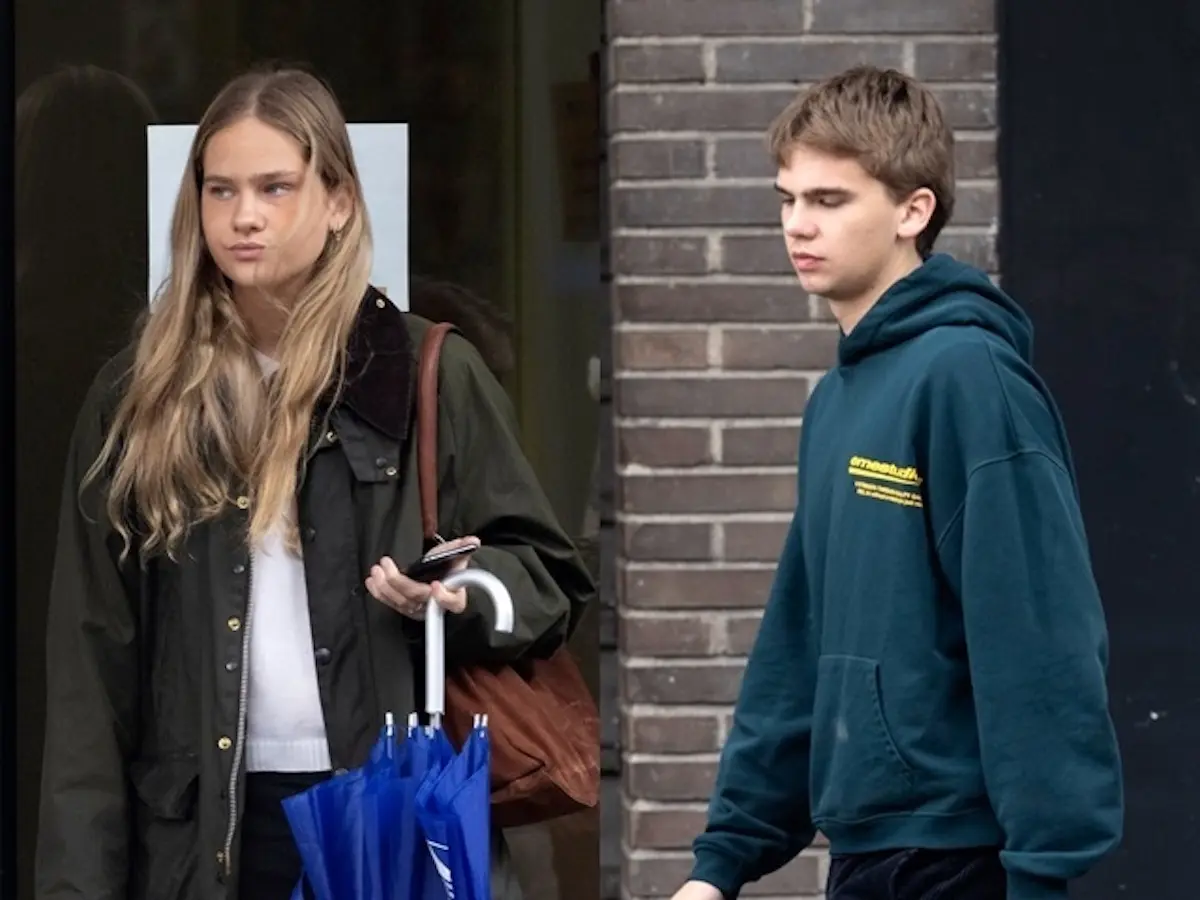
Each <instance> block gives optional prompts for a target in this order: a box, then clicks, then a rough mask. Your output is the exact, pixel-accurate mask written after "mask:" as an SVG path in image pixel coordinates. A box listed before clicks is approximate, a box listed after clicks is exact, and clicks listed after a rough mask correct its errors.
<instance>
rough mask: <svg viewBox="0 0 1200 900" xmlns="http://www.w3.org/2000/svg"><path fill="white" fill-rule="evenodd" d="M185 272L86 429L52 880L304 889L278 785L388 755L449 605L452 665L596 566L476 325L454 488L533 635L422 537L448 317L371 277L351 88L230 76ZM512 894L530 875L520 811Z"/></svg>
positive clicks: (273, 895) (192, 161)
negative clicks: (426, 313)
mask: <svg viewBox="0 0 1200 900" xmlns="http://www.w3.org/2000/svg"><path fill="white" fill-rule="evenodd" d="M171 245H172V258H171V269H170V274H169V277H168V279H167V280H166V282H165V283H164V286H163V288H162V290H161V292H160V293H159V295H158V296H157V297H156V298H155V300H154V302H153V304H152V306H151V308H150V310H149V313H148V315H147V316H146V318H145V320H144V323H143V325H142V327H141V330H140V333H139V336H138V338H137V339H136V341H135V343H134V345H133V346H131V347H130V348H128V350H126V351H124V352H122V353H121V354H119V355H118V356H117V357H115V358H114V359H113V360H112V361H111V363H110V364H109V365H107V366H106V367H105V368H104V369H103V370H102V371H101V372H100V374H99V375H98V376H97V377H96V379H95V381H94V383H93V386H92V388H91V390H90V392H89V395H88V397H87V399H86V400H85V402H84V405H83V409H82V411H81V412H80V414H79V417H78V420H77V423H76V427H75V432H74V436H73V438H72V440H71V447H70V452H69V455H68V461H67V472H66V476H65V486H64V489H63V494H62V506H61V517H60V527H59V534H58V543H57V548H56V557H55V564H54V576H53V585H52V589H51V597H50V605H49V623H48V637H47V656H48V673H49V681H48V691H47V725H46V742H45V753H44V766H43V781H42V795H41V796H42V802H41V816H40V822H39V832H38V850H37V864H36V891H35V896H36V897H37V898H38V900H67V898H72V900H75V898H80V897H94V898H101V897H113V898H116V897H120V898H128V900H217V898H227V897H242V898H254V900H285V898H289V897H291V896H292V891H293V888H294V887H295V886H296V884H297V881H298V879H299V877H300V875H301V872H300V863H299V858H298V854H297V852H296V849H295V845H294V842H293V840H292V837H291V833H290V829H289V827H288V824H287V821H286V818H285V816H284V813H283V809H282V806H281V803H282V801H283V799H285V798H286V797H288V796H290V795H292V794H295V793H297V792H300V791H303V790H305V789H307V788H308V787H311V786H312V785H314V784H317V783H320V782H321V781H323V780H324V779H327V778H329V777H330V776H331V775H333V774H334V773H336V772H338V771H341V770H345V769H349V768H354V767H357V766H360V765H362V763H363V762H364V761H365V760H366V758H367V754H368V752H369V750H370V748H371V746H372V745H373V743H374V741H375V739H376V737H377V735H378V733H379V729H380V726H381V724H382V722H383V716H384V713H385V711H393V712H395V713H396V714H397V716H398V717H403V716H405V715H407V713H408V712H409V711H410V710H418V709H419V708H420V690H419V676H420V673H419V666H418V665H417V663H418V661H419V660H420V659H421V652H420V651H421V648H420V642H421V639H422V636H423V627H422V625H421V622H422V620H423V619H424V617H425V611H426V609H427V607H428V605H429V604H430V603H436V604H438V605H439V606H441V607H442V608H443V609H445V610H447V611H448V612H449V613H451V614H452V615H449V616H447V623H446V645H447V665H448V667H453V666H454V665H461V664H465V663H471V664H479V663H482V664H486V663H504V662H509V661H514V660H516V659H518V658H521V657H525V656H549V655H550V654H551V653H553V652H554V651H555V650H556V649H557V648H559V647H560V646H562V644H563V643H564V642H565V641H566V640H567V638H568V636H569V635H570V633H571V631H572V629H573V627H574V624H575V623H576V622H577V621H578V619H579V616H580V614H581V613H582V611H583V609H584V608H585V607H586V606H587V605H588V603H589V601H590V600H591V598H592V596H593V594H594V592H595V587H594V584H593V581H592V579H591V578H590V577H589V575H588V572H587V571H586V569H585V568H584V566H583V564H582V562H581V561H580V559H579V554H578V553H577V551H576V549H575V547H574V546H573V545H572V543H571V541H570V539H569V538H568V537H567V535H566V534H565V533H564V532H563V530H562V528H561V527H560V526H559V524H558V523H557V521H556V520H555V517H554V514H553V512H552V511H551V509H550V506H549V503H548V501H547V500H546V498H545V496H544V494H543V492H542V490H541V488H540V487H539V486H538V482H537V479H536V478H535V477H534V474H533V472H532V470H531V468H530V466H529V464H528V462H527V461H526V459H525V457H524V455H523V454H522V452H521V448H520V445H519V443H518V441H517V436H516V434H517V432H516V423H515V421H514V417H513V415H512V409H511V404H509V402H508V399H507V396H506V395H505V394H504V391H503V389H502V388H501V387H500V385H499V384H498V383H497V381H496V379H495V378H494V377H493V376H492V374H491V373H490V372H489V371H488V368H487V366H486V365H485V364H484V362H483V360H482V358H481V357H480V355H479V353H478V352H477V351H476V350H475V349H474V348H472V346H471V345H470V344H469V343H468V342H467V341H466V340H464V339H463V338H462V337H460V336H458V335H454V334H452V335H451V336H450V337H449V338H448V339H447V341H446V344H445V347H444V350H443V355H442V362H441V378H440V404H441V406H440V411H441V414H440V428H439V441H438V449H439V460H438V465H439V471H440V473H441V478H440V481H439V491H440V496H439V506H440V508H441V510H442V513H443V515H442V521H443V527H444V528H445V529H446V530H447V537H448V538H450V540H449V541H448V542H447V543H446V544H445V545H443V546H445V547H457V548H467V549H468V550H469V551H470V554H469V557H468V556H461V557H459V558H458V560H457V562H456V564H455V566H454V567H455V568H461V567H462V566H465V565H466V563H467V559H468V558H470V559H471V560H472V562H473V564H474V565H476V566H479V567H481V568H483V569H486V570H488V571H490V572H492V573H493V574H495V575H496V576H497V577H498V578H499V579H500V580H501V581H503V582H504V583H505V585H506V586H507V587H508V588H509V590H510V591H511V594H512V597H513V602H514V606H515V612H516V621H515V626H514V629H513V632H512V633H511V634H499V633H497V632H495V631H494V630H493V628H492V627H491V623H490V615H491V613H490V608H489V605H488V603H487V601H486V600H483V599H481V598H479V597H477V596H475V595H474V594H473V593H468V592H467V591H466V590H465V589H460V590H450V589H448V588H447V587H446V586H445V585H443V584H441V583H440V581H437V580H434V581H433V582H432V583H429V584H425V583H421V582H419V581H414V580H411V579H409V578H407V577H406V576H405V575H404V574H403V571H402V570H403V569H404V568H405V567H406V566H407V565H408V564H409V563H411V562H413V561H415V560H417V559H418V558H419V557H420V556H421V555H422V554H423V552H424V551H425V550H426V549H427V548H425V547H423V539H422V531H421V524H420V514H419V504H418V497H419V495H418V485H417V481H416V461H415V460H416V441H415V440H414V439H413V429H414V422H413V412H414V409H413V407H414V399H415V383H414V382H415V378H414V374H415V371H416V355H417V350H418V348H419V346H420V341H421V338H422V336H423V335H424V333H425V332H426V330H427V328H428V327H429V324H430V323H429V322H428V321H427V320H425V319H422V318H420V317H418V316H414V315H409V314H406V313H402V312H401V311H400V310H398V309H397V308H396V307H395V306H394V305H393V304H392V303H390V302H389V301H388V300H387V299H386V298H385V297H384V296H383V294H382V293H380V292H379V291H378V290H376V289H375V288H374V287H372V286H371V285H370V283H369V281H368V275H369V273H370V271H371V259H372V245H371V232H370V225H369V222H368V218H367V211H366V207H365V204H364V202H363V193H362V186H361V183H360V181H359V177H358V173H357V170H356V167H355V163H354V156H353V152H352V149H351V145H350V140H349V136H348V134H347V129H346V123H345V119H344V117H343V114H342V112H341V110H340V108H339V106H338V103H337V101H336V99H335V97H334V96H333V94H332V92H331V91H330V90H329V89H328V88H327V86H325V85H324V84H323V83H322V82H321V81H320V80H319V79H317V78H316V77H314V76H313V75H311V74H308V73H306V72H303V71H298V70H294V69H275V68H272V69H264V70H255V71H252V72H250V73H248V74H246V75H243V76H240V77H238V78H236V79H235V80H233V81H232V82H230V83H229V84H228V85H227V86H226V87H225V88H223V89H222V91H221V92H220V93H219V94H218V95H217V97H216V98H215V99H214V100H213V102H212V104H211V105H210V107H209V109H208V110H207V111H206V113H205V115H204V117H203V118H202V120H201V121H200V123H199V126H198V128H197V131H196V135H195V138H194V141H193V144H192V148H191V151H190V155H189V159H188V163H187V167H186V169H185V171H184V172H183V177H182V181H181V185H180V191H179V197H178V200H177V203H176V207H175V214H174V219H173V223H172V228H171ZM492 860H493V877H492V896H493V897H494V898H496V900H517V898H519V897H520V889H519V887H518V886H517V884H516V882H515V879H514V878H513V877H512V874H511V866H510V865H509V858H508V855H507V852H506V848H505V845H504V842H503V840H502V838H501V836H500V834H499V832H498V831H497V832H495V833H494V834H493V846H492Z"/></svg>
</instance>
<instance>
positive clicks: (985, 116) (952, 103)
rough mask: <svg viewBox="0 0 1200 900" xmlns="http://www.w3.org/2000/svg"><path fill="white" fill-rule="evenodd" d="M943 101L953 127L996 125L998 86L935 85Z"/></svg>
mask: <svg viewBox="0 0 1200 900" xmlns="http://www.w3.org/2000/svg"><path fill="white" fill-rule="evenodd" d="M933 92H934V93H935V94H936V95H937V97H938V100H940V101H941V103H942V108H943V109H944V110H945V112H946V121H947V122H948V123H949V125H950V127H951V128H994V127H996V88H995V86H993V85H981V86H979V87H971V88H944V87H937V86H934V87H933Z"/></svg>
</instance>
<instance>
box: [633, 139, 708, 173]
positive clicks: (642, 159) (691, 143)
mask: <svg viewBox="0 0 1200 900" xmlns="http://www.w3.org/2000/svg"><path fill="white" fill-rule="evenodd" d="M609 160H610V162H609V170H610V174H611V175H612V177H614V178H625V179H634V178H701V177H703V176H704V174H705V163H704V142H703V141H696V140H626V141H616V142H614V143H613V144H612V147H611V151H610V155H609Z"/></svg>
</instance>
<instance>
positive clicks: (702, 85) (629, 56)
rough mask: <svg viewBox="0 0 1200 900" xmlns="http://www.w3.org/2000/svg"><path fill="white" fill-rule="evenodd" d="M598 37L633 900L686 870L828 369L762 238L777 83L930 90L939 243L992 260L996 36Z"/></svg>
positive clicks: (635, 9)
mask: <svg viewBox="0 0 1200 900" xmlns="http://www.w3.org/2000/svg"><path fill="white" fill-rule="evenodd" d="M606 27H607V36H608V53H609V58H608V60H607V72H608V75H607V87H608V104H607V110H606V127H607V130H608V134H609V148H608V177H609V181H610V185H611V194H610V197H609V218H610V225H611V229H612V243H611V247H610V253H611V257H610V264H611V272H612V280H613V320H614V324H613V328H614V333H613V369H612V374H613V395H612V396H613V400H612V402H613V411H614V416H615V448H616V460H615V464H616V478H617V481H616V491H615V500H614V503H615V513H616V515H615V546H616V557H617V559H616V563H615V566H614V569H613V570H610V573H611V574H609V573H606V582H607V584H606V587H609V586H612V587H615V589H616V590H615V597H616V605H617V613H618V618H619V635H618V639H617V645H618V652H619V662H618V663H617V665H616V668H617V669H618V670H619V671H618V679H617V680H618V687H617V688H616V690H615V691H614V693H615V694H617V696H614V697H613V699H614V700H616V699H618V697H619V709H620V713H621V715H620V730H619V735H620V747H619V750H620V753H619V756H617V755H615V754H614V758H616V759H619V761H620V768H621V776H620V777H621V782H620V785H621V810H622V814H623V820H622V823H621V834H622V846H621V849H620V857H621V861H622V868H621V876H620V877H621V890H622V893H623V895H624V896H625V897H626V898H630V900H634V898H643V897H661V896H664V895H669V894H670V893H671V892H672V891H673V890H674V889H675V888H676V887H678V885H679V883H680V882H681V880H682V879H683V877H684V876H685V875H686V873H687V871H688V868H689V865H690V853H689V851H688V847H689V844H690V842H691V839H692V838H693V836H694V835H695V834H696V832H697V831H699V830H700V829H701V828H702V827H703V823H704V814H705V803H706V799H707V796H708V793H709V789H710V786H711V783H712V779H713V774H714V770H715V767H716V761H717V755H718V751H719V749H720V747H721V744H722V741H723V739H724V737H725V734H726V732H727V730H728V728H729V720H730V713H729V710H730V704H731V702H732V701H733V700H734V699H735V697H736V694H737V689H738V683H739V679H740V676H741V672H742V668H743V665H744V655H745V653H746V652H747V649H748V648H749V646H750V643H751V641H752V640H753V637H754V634H755V631H756V629H757V625H758V620H759V615H760V608H761V604H762V602H763V600H764V598H765V595H766V593H767V589H768V586H769V584H770V581H771V576H772V572H773V563H774V560H775V558H776V554H777V552H778V550H779V547H780V546H781V544H782V541H783V534H784V530H785V528H786V525H787V521H788V518H789V515H790V513H791V511H792V507H793V502H794V493H795V486H794V460H795V448H796V440H797V434H798V428H799V426H800V422H801V417H802V415H803V412H804V404H805V400H806V397H807V396H808V393H809V390H810V388H811V386H812V384H813V383H814V381H815V379H816V378H818V377H819V375H820V374H821V372H822V371H823V370H824V369H825V368H826V367H827V366H828V365H830V363H831V360H832V359H833V353H834V347H835V340H836V333H835V329H834V326H833V325H832V324H831V320H830V317H829V315H828V313H827V311H826V309H825V307H824V304H823V303H822V302H820V301H819V300H817V299H815V298H809V297H806V296H805V295H804V294H803V292H802V291H801V290H800V289H799V287H798V286H797V284H796V282H795V278H794V276H793V275H792V274H791V273H790V266H789V263H788V260H787V258H786V255H785V253H784V251H783V245H782V241H781V237H780V236H779V234H778V206H777V203H776V201H775V199H774V196H773V193H772V191H771V190H770V180H769V179H770V178H771V176H772V175H773V171H772V170H771V168H770V165H769V163H768V160H767V159H766V158H765V153H764V150H763V142H762V132H763V131H764V129H765V127H766V125H767V124H768V122H769V121H770V119H771V117H772V116H773V115H774V114H775V113H776V112H777V111H778V110H779V109H781V108H782V107H783V105H784V104H785V103H786V102H787V101H788V100H789V99H790V98H791V97H792V96H794V94H795V93H796V91H797V89H798V86H799V85H802V84H804V83H806V82H810V81H813V80H815V79H818V78H821V77H824V76H826V75H829V74H832V73H834V72H836V71H838V70H840V69H842V68H845V67H847V66H849V65H851V64H853V63H856V62H874V63H879V64H885V65H892V66H897V67H900V68H903V69H905V70H907V71H910V72H913V73H914V74H916V75H917V76H919V77H922V78H924V79H926V80H929V81H931V82H936V83H937V90H938V92H939V94H940V95H941V97H942V99H943V100H944V102H945V105H946V108H947V110H948V113H949V115H950V117H951V119H952V121H953V124H954V127H955V128H956V130H957V131H958V133H959V177H960V179H961V184H960V186H959V208H958V213H957V215H956V217H955V222H954V223H952V227H951V228H950V229H948V231H947V232H946V234H945V236H944V238H943V239H942V241H941V244H940V246H941V248H942V249H946V250H948V251H950V252H953V253H955V254H956V255H959V256H960V257H961V258H964V259H966V260H969V261H973V262H975V263H976V264H979V265H983V266H985V267H987V268H989V269H994V268H995V253H994V245H995V231H996V215H997V201H996V188H997V185H996V170H995V162H994V144H995V132H994V128H995V114H996V101H995V48H994V35H993V27H994V24H993V10H992V3H991V0H610V2H609V3H608V16H607V26H606ZM610 709H611V707H610ZM614 799H615V798H614ZM608 821H610V822H611V821H612V819H611V818H610V819H608ZM612 839H613V838H612V836H611V832H608V833H607V834H606V840H608V841H611V840H612ZM825 868H826V861H825V859H824V854H823V853H822V852H821V850H820V849H819V848H816V849H814V850H812V851H809V852H808V853H806V854H804V855H803V856H802V857H801V858H800V859H798V860H797V861H796V862H795V863H793V864H792V865H791V866H789V867H788V868H787V869H785V870H784V871H783V872H781V873H778V874H777V875H776V876H773V877H772V878H771V879H769V880H767V881H764V882H763V883H762V884H760V885H758V886H755V887H753V888H751V889H750V890H748V891H747V895H749V896H756V897H764V896H771V897H819V896H820V895H821V886H822V884H823V881H824V873H825Z"/></svg>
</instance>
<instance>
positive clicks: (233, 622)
mask: <svg viewBox="0 0 1200 900" xmlns="http://www.w3.org/2000/svg"><path fill="white" fill-rule="evenodd" d="M225 624H226V625H228V626H229V630H230V631H239V630H241V627H242V620H241V619H239V618H238V617H237V616H230V617H229V619H228V620H227V621H226V622H225Z"/></svg>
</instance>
